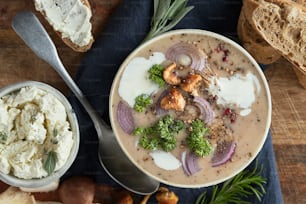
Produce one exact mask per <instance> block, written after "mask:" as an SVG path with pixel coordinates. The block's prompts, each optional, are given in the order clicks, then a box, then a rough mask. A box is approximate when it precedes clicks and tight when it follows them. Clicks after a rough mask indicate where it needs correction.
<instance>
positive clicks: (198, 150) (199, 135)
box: [186, 119, 213, 157]
mask: <svg viewBox="0 0 306 204" xmlns="http://www.w3.org/2000/svg"><path fill="white" fill-rule="evenodd" d="M190 127H191V128H190V134H189V135H188V136H187V138H186V143H187V145H188V146H189V148H190V149H191V150H192V151H193V152H194V153H195V154H196V155H197V156H200V157H204V156H207V155H209V154H210V153H211V151H212V150H213V148H212V146H211V144H210V143H209V141H208V140H207V139H205V135H206V134H207V133H208V128H206V127H205V126H204V122H203V121H202V120H200V119H196V120H194V121H193V122H192V123H191V126H190Z"/></svg>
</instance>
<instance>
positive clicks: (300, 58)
mask: <svg viewBox="0 0 306 204" xmlns="http://www.w3.org/2000/svg"><path fill="white" fill-rule="evenodd" d="M244 6H245V13H246V18H247V19H248V21H250V22H251V23H250V24H251V25H252V26H253V28H254V29H255V30H257V32H258V33H259V34H260V35H261V36H262V37H263V38H264V39H265V40H266V41H267V42H268V43H269V44H270V45H271V46H272V47H273V48H275V49H276V50H278V51H279V52H280V53H281V54H282V56H284V57H285V58H286V59H288V60H289V61H290V62H291V63H292V64H294V65H295V66H296V67H297V68H298V69H300V70H301V72H302V73H304V74H306V54H305V53H306V8H305V7H304V6H303V5H301V4H297V3H295V2H293V1H289V0H244Z"/></svg>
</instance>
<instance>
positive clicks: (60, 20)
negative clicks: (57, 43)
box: [34, 0, 94, 52]
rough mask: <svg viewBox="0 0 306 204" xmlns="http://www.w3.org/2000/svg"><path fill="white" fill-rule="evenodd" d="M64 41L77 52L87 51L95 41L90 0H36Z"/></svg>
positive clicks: (38, 6)
mask: <svg viewBox="0 0 306 204" xmlns="http://www.w3.org/2000/svg"><path fill="white" fill-rule="evenodd" d="M34 3H35V8H36V10H37V11H39V12H41V13H42V15H43V16H44V17H45V19H46V20H47V21H48V23H49V24H50V25H51V26H52V27H53V29H54V30H55V31H56V32H57V34H58V35H59V36H60V37H61V38H62V40H63V41H64V43H66V44H67V45H68V46H69V47H71V48H72V49H73V50H75V51H77V52H86V51H87V50H89V49H90V48H91V46H92V43H93V41H94V38H93V35H92V31H91V30H92V24H91V22H90V20H91V17H92V12H91V6H90V4H89V2H88V0H34Z"/></svg>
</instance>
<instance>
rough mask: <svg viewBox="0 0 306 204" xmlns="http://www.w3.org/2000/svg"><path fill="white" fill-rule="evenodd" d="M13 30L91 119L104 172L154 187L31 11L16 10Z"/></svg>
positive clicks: (129, 185)
mask: <svg viewBox="0 0 306 204" xmlns="http://www.w3.org/2000/svg"><path fill="white" fill-rule="evenodd" d="M12 27H13V29H14V30H15V32H16V33H17V34H18V35H19V36H20V37H21V38H22V39H23V41H24V42H25V43H26V44H27V45H28V46H29V47H30V48H31V49H32V50H33V51H34V53H35V54H36V55H37V56H38V57H40V58H41V59H43V60H44V61H46V62H47V63H48V64H49V65H51V67H52V68H53V69H54V70H55V71H56V72H57V73H58V74H59V75H60V76H61V77H62V79H63V80H64V82H65V83H66V84H67V86H68V87H69V88H70V89H71V91H72V92H73V93H74V95H75V96H76V97H77V98H78V100H79V101H80V103H81V104H82V105H83V107H84V108H85V110H86V111H87V112H88V114H89V116H90V118H91V119H92V121H93V123H94V127H95V129H96V131H97V134H98V138H99V152H98V154H99V160H100V163H101V165H102V167H103V168H104V170H105V171H106V172H107V174H108V175H109V176H110V177H111V178H112V179H113V180H115V181H116V182H117V183H118V184H120V185H121V186H122V187H124V188H126V189H127V190H129V191H132V192H134V193H136V194H141V195H146V194H151V193H153V192H155V191H157V189H158V187H159V182H158V181H156V180H154V179H152V178H151V177H149V176H147V175H146V174H145V173H143V172H142V171H141V170H139V169H138V168H137V167H136V166H135V165H134V164H133V163H132V162H131V161H130V160H129V159H128V158H127V156H126V155H125V154H124V153H123V151H122V150H121V148H120V146H119V144H118V143H117V141H116V138H115V136H114V133H113V131H112V130H111V128H110V127H109V126H108V125H107V124H106V123H105V122H104V121H103V120H102V119H101V117H100V116H99V114H98V113H97V112H96V111H95V110H94V109H93V107H92V106H91V104H90V103H89V102H88V100H87V99H86V98H85V96H84V95H83V93H82V91H81V90H80V89H79V87H78V86H77V85H76V84H75V82H74V81H73V79H72V78H71V76H70V75H69V74H68V72H67V71H66V69H65V67H64V65H63V64H62V62H61V60H60V58H59V56H58V53H57V50H56V48H55V45H54V43H53V42H52V40H51V39H50V37H49V35H48V33H47V32H46V31H45V29H44V28H43V26H42V25H41V23H40V22H39V20H38V19H37V18H36V16H35V15H34V14H33V13H31V12H20V13H18V14H17V15H16V16H15V17H14V19H13V22H12Z"/></svg>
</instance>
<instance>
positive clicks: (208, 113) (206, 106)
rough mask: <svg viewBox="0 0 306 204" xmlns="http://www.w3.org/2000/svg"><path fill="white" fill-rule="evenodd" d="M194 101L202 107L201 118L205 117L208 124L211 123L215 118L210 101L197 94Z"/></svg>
mask: <svg viewBox="0 0 306 204" xmlns="http://www.w3.org/2000/svg"><path fill="white" fill-rule="evenodd" d="M193 102H195V106H197V107H198V108H199V109H200V119H203V120H204V122H205V123H206V124H211V122H212V121H213V119H214V112H213V110H212V107H211V105H210V103H209V102H208V101H206V100H205V99H204V98H202V97H199V96H195V97H194V99H193ZM203 116H205V117H203Z"/></svg>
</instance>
